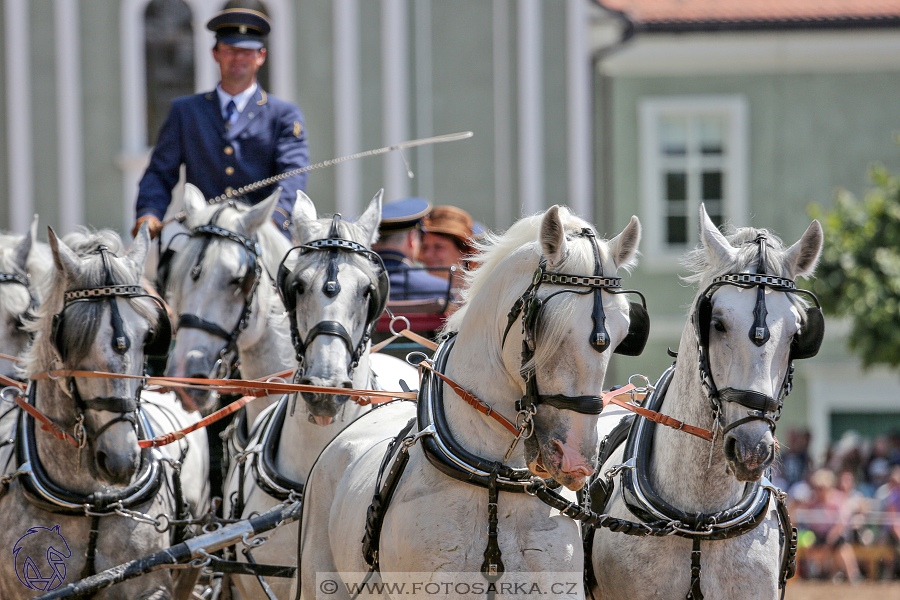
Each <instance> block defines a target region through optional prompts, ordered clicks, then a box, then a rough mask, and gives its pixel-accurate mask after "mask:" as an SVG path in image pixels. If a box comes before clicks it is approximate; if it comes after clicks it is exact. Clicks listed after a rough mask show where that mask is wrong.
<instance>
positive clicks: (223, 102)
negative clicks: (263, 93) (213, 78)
mask: <svg viewBox="0 0 900 600" xmlns="http://www.w3.org/2000/svg"><path fill="white" fill-rule="evenodd" d="M257 87H259V86H258V84H256V83H254V84H253V85H251V86H250V87H248V88H247V89H246V90H244V91H243V92H241V93H240V94H236V95H234V96H232V95H231V94H229V93H228V92H226V91H225V90H223V89H222V84H221V83H219V84H217V85H216V93H217V94H218V95H219V110H221V111H222V114H225V107H226V106H228V102H229V101H230V100H234V105H235V106H236V107H237V110H238V112H239V113H241V112H244V107H246V106H247V103H248V102H250V98H252V97H253V94H255V93H256V88H257Z"/></svg>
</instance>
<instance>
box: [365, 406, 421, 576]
mask: <svg viewBox="0 0 900 600" xmlns="http://www.w3.org/2000/svg"><path fill="white" fill-rule="evenodd" d="M415 424H416V418H415V417H413V418H411V419H410V420H409V422H408V423H407V424H406V426H405V427H404V428H403V429H402V430H400V433H398V434H397V436H396V437H395V438H394V439H393V440H391V443H390V444H388V447H387V451H386V452H385V453H384V458H383V459H382V460H381V467H380V468H379V469H378V477H377V479H376V483H375V494H374V495H373V497H372V503H371V504H369V508H368V510H367V511H366V532H365V533H364V534H363V539H362V547H363V559H364V560H365V561H366V564H367V565H369V570H370V572H373V571H377V570H378V548H379V545H380V542H381V527H382V525H384V516H385V514H386V513H387V509H388V506H389V505H390V503H391V499H392V498H393V497H394V492H395V491H396V489H397V485H398V484H399V483H400V477H401V476H402V475H403V471H404V470H405V469H406V465H407V463H408V462H409V449H408V447H407V446H406V445H405V444H402V441H403V440H404V438H406V436H408V435H409V433H410V431H412V428H413V426H414V425H415ZM398 444H402V445H401V446H400V450H399V452H397V456H396V458H394V463H393V465H391V470H390V471H389V472H388V474H387V477H385V478H384V483H383V484H382V476H383V475H384V471H385V469H386V468H387V465H388V461H389V460H390V459H391V456H393V455H394V451H395V450H396V449H397V445H398ZM367 579H368V577H367Z"/></svg>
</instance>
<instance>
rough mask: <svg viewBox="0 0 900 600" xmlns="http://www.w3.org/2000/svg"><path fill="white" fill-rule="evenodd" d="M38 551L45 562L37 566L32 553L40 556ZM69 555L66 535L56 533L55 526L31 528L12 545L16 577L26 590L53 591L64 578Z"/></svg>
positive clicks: (70, 552) (57, 529)
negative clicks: (42, 555) (44, 558)
mask: <svg viewBox="0 0 900 600" xmlns="http://www.w3.org/2000/svg"><path fill="white" fill-rule="evenodd" d="M23 548H24V549H25V550H24V551H23ZM41 554H45V555H46V558H47V564H46V566H44V565H41V566H40V567H39V566H38V564H37V563H36V562H35V561H34V558H32V556H38V557H40V555H41ZM71 556H72V551H71V550H70V549H69V544H68V543H67V542H66V538H64V537H63V536H62V534H61V533H60V532H59V525H57V526H56V527H54V528H53V529H48V528H47V527H32V528H31V529H29V530H28V531H27V532H26V533H25V535H23V536H22V537H20V538H19V541H17V542H16V545H15V546H14V547H13V557H14V559H15V561H16V577H18V578H19V581H21V582H22V585H24V586H25V587H27V588H29V589H32V590H37V591H39V592H49V591H52V590H55V589H56V588H58V587H59V586H61V585H62V583H63V581H65V579H66V562H65V561H66V559H67V558H71ZM41 569H44V570H43V571H41ZM44 573H46V576H45V575H44Z"/></svg>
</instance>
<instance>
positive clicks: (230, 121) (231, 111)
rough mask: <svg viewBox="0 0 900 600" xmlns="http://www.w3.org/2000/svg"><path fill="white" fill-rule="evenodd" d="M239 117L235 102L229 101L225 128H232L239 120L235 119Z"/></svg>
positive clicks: (226, 109)
mask: <svg viewBox="0 0 900 600" xmlns="http://www.w3.org/2000/svg"><path fill="white" fill-rule="evenodd" d="M236 116H237V106H236V105H235V103H234V100H229V101H228V106H226V107H225V127H226V128H230V127H231V126H232V125H234V122H235V121H236V120H237V119H236V118H235V117H236Z"/></svg>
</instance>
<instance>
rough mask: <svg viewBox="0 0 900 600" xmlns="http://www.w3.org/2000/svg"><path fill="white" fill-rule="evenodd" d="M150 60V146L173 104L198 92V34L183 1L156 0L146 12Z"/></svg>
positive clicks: (147, 56) (148, 133)
mask: <svg viewBox="0 0 900 600" xmlns="http://www.w3.org/2000/svg"><path fill="white" fill-rule="evenodd" d="M144 26H145V35H146V38H145V39H144V43H145V50H146V59H147V136H148V138H149V140H148V142H149V144H150V145H153V144H155V143H156V136H157V135H158V134H159V128H160V127H161V126H162V124H163V121H164V120H165V118H166V115H167V114H169V109H170V108H171V104H172V100H174V99H175V98H177V97H179V96H186V95H187V94H191V93H193V92H194V33H193V29H192V27H191V9H190V8H188V5H187V4H185V3H184V2H183V0H153V1H152V2H150V3H149V4H148V5H147V10H146V11H145V12H144Z"/></svg>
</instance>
